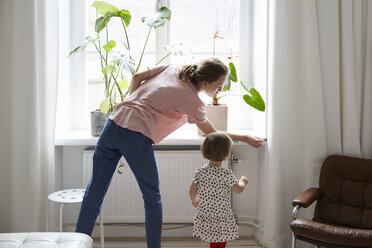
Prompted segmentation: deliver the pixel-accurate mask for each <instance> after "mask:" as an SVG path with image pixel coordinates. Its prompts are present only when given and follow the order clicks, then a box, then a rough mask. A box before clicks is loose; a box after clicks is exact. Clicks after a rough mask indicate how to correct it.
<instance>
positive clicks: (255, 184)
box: [51, 145, 265, 237]
mask: <svg viewBox="0 0 372 248" xmlns="http://www.w3.org/2000/svg"><path fill="white" fill-rule="evenodd" d="M85 148H86V146H64V147H57V148H56V160H57V161H56V166H57V167H56V175H60V176H59V177H58V176H57V178H56V182H57V190H60V189H70V188H81V184H82V181H81V180H82V178H83V171H82V168H83V167H82V165H83V150H84V149H85ZM168 148H169V147H167V149H168ZM193 148H194V149H198V147H197V146H193ZM264 151H265V147H262V148H260V149H254V148H252V147H250V146H248V145H239V146H234V147H233V150H232V152H233V153H234V155H235V156H237V157H239V159H240V162H239V163H238V164H237V165H235V166H234V168H233V170H234V173H235V175H236V177H238V178H240V176H241V175H245V176H247V177H248V181H249V183H248V185H247V187H246V189H245V191H244V192H243V193H241V194H235V193H234V194H233V198H232V201H233V210H234V213H235V214H236V215H238V218H239V219H242V220H249V221H251V220H252V219H251V217H255V216H258V215H259V213H260V211H261V210H260V209H262V206H261V202H259V201H261V199H262V195H263V194H262V187H261V186H262V184H263V183H261V182H259V180H260V179H262V175H261V174H262V173H263V163H262V162H263V161H262V156H263V155H262V154H264ZM259 163H262V164H261V165H259ZM259 173H260V174H259ZM190 180H191V179H190ZM141 207H142V206H141ZM79 210H80V205H79V204H72V205H68V206H67V207H65V217H64V223H65V224H67V226H66V229H65V230H66V231H74V223H76V220H77V217H78V213H79ZM57 214H58V212H57ZM54 219H55V218H54ZM54 228H55V227H54ZM96 229H97V228H96ZM96 229H95V232H94V235H95V233H97V236H99V234H98V232H97V231H98V230H99V229H97V230H96ZM105 230H107V232H105V236H106V234H107V235H108V236H114V237H115V236H116V237H122V236H140V237H141V236H143V235H144V229H143V228H138V227H108V226H105ZM51 231H53V229H52V230H51ZM191 233H192V227H187V228H181V229H177V230H171V231H164V232H163V236H190V235H191ZM239 233H240V235H241V236H258V237H259V236H260V235H259V233H256V232H255V231H254V228H252V226H249V225H248V226H247V225H243V224H242V225H240V230H239ZM256 234H257V235H256Z"/></svg>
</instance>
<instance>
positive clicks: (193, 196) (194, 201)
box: [189, 182, 199, 207]
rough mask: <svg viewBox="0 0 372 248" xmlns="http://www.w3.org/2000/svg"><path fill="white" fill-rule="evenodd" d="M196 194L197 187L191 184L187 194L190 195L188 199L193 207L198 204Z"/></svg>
mask: <svg viewBox="0 0 372 248" xmlns="http://www.w3.org/2000/svg"><path fill="white" fill-rule="evenodd" d="M197 192H198V186H197V185H196V184H195V183H194V182H193V183H191V186H190V191H189V194H190V199H191V202H192V205H193V206H194V207H197V206H198V204H199V199H198V197H197Z"/></svg>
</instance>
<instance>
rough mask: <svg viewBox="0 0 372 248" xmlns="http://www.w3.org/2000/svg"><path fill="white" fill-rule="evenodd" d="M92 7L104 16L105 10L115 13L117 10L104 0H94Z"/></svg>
mask: <svg viewBox="0 0 372 248" xmlns="http://www.w3.org/2000/svg"><path fill="white" fill-rule="evenodd" d="M92 7H94V8H96V10H97V12H98V14H100V15H102V16H104V15H106V13H107V12H111V13H116V12H119V9H118V8H116V7H115V6H114V5H112V4H109V3H106V2H104V1H94V3H93V4H92Z"/></svg>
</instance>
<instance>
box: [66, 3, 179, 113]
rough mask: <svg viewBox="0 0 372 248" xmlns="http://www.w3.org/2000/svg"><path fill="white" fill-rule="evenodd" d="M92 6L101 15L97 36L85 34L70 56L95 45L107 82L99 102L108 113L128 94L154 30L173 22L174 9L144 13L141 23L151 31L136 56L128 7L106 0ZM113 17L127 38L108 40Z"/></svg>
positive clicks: (97, 26)
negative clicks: (130, 80) (133, 49)
mask: <svg viewBox="0 0 372 248" xmlns="http://www.w3.org/2000/svg"><path fill="white" fill-rule="evenodd" d="M92 7H93V8H95V9H96V11H97V14H98V16H99V17H98V18H97V19H96V21H95V26H94V30H95V34H96V35H95V37H91V36H88V37H86V38H85V42H84V44H82V45H80V46H78V47H76V48H75V49H73V50H72V51H71V52H70V54H69V56H71V55H73V54H76V53H79V52H83V51H84V50H85V49H86V47H87V46H88V45H93V46H94V48H95V49H96V50H97V52H98V55H99V58H100V67H101V68H100V69H101V72H102V75H103V79H104V83H105V98H104V99H103V100H102V102H101V103H100V111H101V112H103V113H108V112H110V111H112V110H113V109H114V108H115V106H116V105H117V103H118V102H122V101H123V100H124V99H125V97H126V96H127V94H128V93H129V90H130V84H129V81H128V79H129V78H131V76H133V75H134V74H135V73H136V72H137V71H138V70H139V68H140V66H141V62H142V59H143V55H144V53H145V49H146V46H147V43H148V41H149V37H150V34H151V31H152V30H153V29H156V28H158V27H162V26H164V25H165V24H166V23H167V21H170V18H171V11H170V10H169V9H168V8H166V7H161V8H159V9H158V10H157V11H156V12H155V14H154V15H152V16H145V17H143V18H142V19H141V20H142V22H143V23H144V24H146V25H147V26H148V27H149V31H148V34H147V37H146V41H145V43H144V46H143V48H142V51H141V54H140V56H139V58H137V57H138V56H136V55H135V53H134V52H133V51H132V49H131V45H130V42H129V38H128V32H127V29H128V26H129V24H130V22H131V19H132V16H131V14H130V12H129V10H125V9H121V10H119V9H118V8H117V7H115V6H114V5H112V4H109V3H106V2H104V1H95V2H94V3H93V4H92ZM113 18H118V19H119V20H120V22H121V24H122V27H123V32H124V34H125V40H123V41H115V40H112V39H109V37H110V31H109V27H108V24H109V22H110V20H111V19H113ZM102 32H104V33H105V39H103V38H102V36H103V35H101V33H102ZM118 43H122V44H123V46H124V49H119V47H118V46H117V44H118ZM173 52H176V51H170V53H168V54H167V55H166V56H169V55H170V54H171V53H173ZM163 59H164V58H163ZM163 59H161V60H160V61H162V60H163ZM160 61H159V62H160ZM159 62H158V63H159ZM158 63H157V64H158Z"/></svg>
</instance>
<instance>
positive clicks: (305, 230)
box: [291, 218, 372, 248]
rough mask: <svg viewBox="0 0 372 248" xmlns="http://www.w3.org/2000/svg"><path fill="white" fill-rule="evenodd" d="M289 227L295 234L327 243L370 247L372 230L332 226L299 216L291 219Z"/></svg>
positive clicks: (371, 247) (371, 245) (371, 244)
mask: <svg viewBox="0 0 372 248" xmlns="http://www.w3.org/2000/svg"><path fill="white" fill-rule="evenodd" d="M291 229H292V231H293V232H294V233H295V234H297V235H300V236H303V237H305V238H309V239H314V240H319V241H322V242H325V243H329V244H335V245H343V246H349V247H366V248H372V230H367V229H356V228H350V227H343V226H334V225H328V224H325V223H320V222H316V221H313V220H306V219H300V218H299V219H296V220H294V221H292V223H291Z"/></svg>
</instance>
